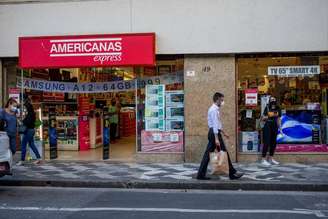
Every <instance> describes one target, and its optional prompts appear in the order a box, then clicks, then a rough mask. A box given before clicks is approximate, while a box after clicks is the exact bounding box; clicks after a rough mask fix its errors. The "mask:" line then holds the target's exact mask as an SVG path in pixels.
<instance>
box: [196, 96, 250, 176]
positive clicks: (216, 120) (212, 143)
mask: <svg viewBox="0 0 328 219" xmlns="http://www.w3.org/2000/svg"><path fill="white" fill-rule="evenodd" d="M223 105H224V95H223V94H222V93H219V92H217V93H215V94H214V95H213V105H212V106H211V107H210V108H209V110H208V113H207V122H208V128H209V131H208V144H207V148H206V150H205V153H204V156H203V159H202V162H201V164H200V167H199V170H198V174H197V179H199V180H209V179H210V178H208V177H206V172H207V166H208V163H209V161H210V152H213V151H214V150H215V148H216V147H219V148H220V149H221V150H223V151H227V148H226V146H225V144H224V141H223V137H222V135H223V136H224V137H226V138H229V136H228V135H227V134H226V133H225V132H224V131H223V126H222V122H221V116H220V110H221V107H222V106H223ZM227 154H228V162H229V177H230V179H231V180H234V179H239V178H240V177H242V176H243V175H244V174H243V173H237V170H236V169H235V168H234V167H233V165H232V163H231V160H230V156H229V153H227Z"/></svg>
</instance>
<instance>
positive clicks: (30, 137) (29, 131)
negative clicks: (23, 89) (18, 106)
mask: <svg viewBox="0 0 328 219" xmlns="http://www.w3.org/2000/svg"><path fill="white" fill-rule="evenodd" d="M24 107H25V109H26V115H25V117H24V119H23V126H24V131H23V128H22V131H23V133H22V134H23V140H22V154H21V160H20V161H19V162H18V163H17V165H23V164H24V161H25V157H26V149H27V144H28V145H29V146H30V148H31V149H32V151H33V152H34V154H35V156H36V157H37V160H36V161H35V162H34V163H35V164H40V163H41V156H40V153H39V151H38V149H37V148H36V146H35V143H34V135H35V121H36V114H35V111H34V108H33V105H32V103H31V101H30V99H29V98H28V97H25V98H24Z"/></svg>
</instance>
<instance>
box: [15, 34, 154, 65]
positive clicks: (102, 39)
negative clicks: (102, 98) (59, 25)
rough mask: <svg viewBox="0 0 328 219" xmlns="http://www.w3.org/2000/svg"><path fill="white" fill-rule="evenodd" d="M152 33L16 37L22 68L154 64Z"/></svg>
mask: <svg viewBox="0 0 328 219" xmlns="http://www.w3.org/2000/svg"><path fill="white" fill-rule="evenodd" d="M155 53H156V48H155V33H124V34H96V35H76V36H72V35H68V36H37V37H19V66H20V67H21V68H25V69H26V68H34V69H37V68H64V67H65V68H79V67H106V66H154V65H155Z"/></svg>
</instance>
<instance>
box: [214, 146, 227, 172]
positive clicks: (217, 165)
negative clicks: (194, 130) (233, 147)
mask: <svg viewBox="0 0 328 219" xmlns="http://www.w3.org/2000/svg"><path fill="white" fill-rule="evenodd" d="M210 165H211V170H212V171H211V174H212V175H229V162H228V154H227V152H226V151H223V150H218V148H216V149H215V151H214V152H211V153H210Z"/></svg>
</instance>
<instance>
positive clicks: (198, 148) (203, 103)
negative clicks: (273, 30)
mask: <svg viewBox="0 0 328 219" xmlns="http://www.w3.org/2000/svg"><path fill="white" fill-rule="evenodd" d="M184 66H185V67H184V68H185V78H184V83H185V84H184V90H185V153H186V154H185V155H186V162H199V161H200V160H201V158H202V156H203V153H204V151H205V148H206V145H207V132H208V127H207V111H208V108H209V107H210V106H211V104H212V103H213V101H212V96H213V94H214V93H215V92H217V91H218V92H222V93H223V94H224V95H225V105H224V107H222V113H221V116H222V118H223V127H224V130H225V131H226V132H227V133H228V134H229V135H230V140H226V141H225V142H226V145H227V148H228V150H229V153H230V156H231V158H232V160H233V161H235V160H236V139H237V136H236V133H237V132H236V71H235V57H213V56H211V57H194V56H189V57H188V56H187V57H186V58H185V65H184Z"/></svg>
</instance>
